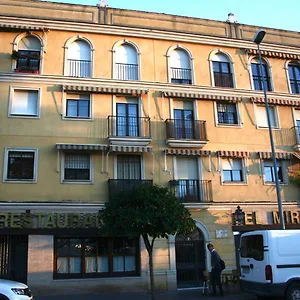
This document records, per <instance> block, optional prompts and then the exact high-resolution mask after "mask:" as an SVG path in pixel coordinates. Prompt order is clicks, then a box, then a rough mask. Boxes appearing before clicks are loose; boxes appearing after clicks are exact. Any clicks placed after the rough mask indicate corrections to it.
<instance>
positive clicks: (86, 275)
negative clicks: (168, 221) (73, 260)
mask: <svg viewBox="0 0 300 300" xmlns="http://www.w3.org/2000/svg"><path fill="white" fill-rule="evenodd" d="M59 239H62V240H68V244H70V241H71V240H80V245H83V247H82V246H81V247H80V248H79V249H81V250H80V255H79V256H77V257H80V267H81V272H79V273H58V268H57V264H58V258H59V257H73V256H70V255H64V256H59V255H58V245H57V244H58V240H59ZM88 239H93V240H95V241H96V244H98V242H99V241H101V239H105V240H106V241H107V250H108V251H107V252H108V253H107V255H103V256H106V257H108V272H86V260H85V259H86V257H93V256H89V255H86V253H85V250H84V249H85V246H86V245H87V241H86V240H88ZM126 239H129V240H130V238H128V237H99V236H86V237H83V236H81V237H73V236H55V237H54V243H53V253H54V263H53V278H54V279H72V278H103V277H106V278H112V277H133V276H140V274H141V249H140V247H141V245H140V244H141V243H140V238H136V239H131V240H133V241H134V243H135V247H134V249H135V253H134V255H130V256H133V257H135V270H134V271H128V272H126V271H122V272H120V271H114V270H113V258H114V257H120V256H122V257H123V258H125V257H126V256H128V255H126V253H121V254H120V255H118V254H119V253H117V254H115V253H114V249H115V247H114V242H117V241H118V240H123V244H124V243H125V242H126ZM97 254H98V253H97ZM97 254H96V256H95V257H99V256H98V255H97Z"/></svg>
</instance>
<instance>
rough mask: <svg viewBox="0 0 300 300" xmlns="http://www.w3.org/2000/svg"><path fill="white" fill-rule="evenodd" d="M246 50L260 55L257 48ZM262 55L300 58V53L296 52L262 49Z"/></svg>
mask: <svg viewBox="0 0 300 300" xmlns="http://www.w3.org/2000/svg"><path fill="white" fill-rule="evenodd" d="M245 51H246V52H247V53H248V54H251V55H258V50H257V49H245ZM260 53H261V55H263V56H266V57H276V58H282V59H297V60H299V59H300V53H299V54H294V53H282V52H277V51H267V50H260Z"/></svg>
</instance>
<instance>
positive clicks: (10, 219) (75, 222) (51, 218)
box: [0, 212, 101, 228]
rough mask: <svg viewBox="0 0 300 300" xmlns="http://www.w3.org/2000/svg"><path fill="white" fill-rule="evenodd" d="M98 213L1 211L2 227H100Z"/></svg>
mask: <svg viewBox="0 0 300 300" xmlns="http://www.w3.org/2000/svg"><path fill="white" fill-rule="evenodd" d="M100 226H101V218H100V214H97V213H95V214H94V213H85V214H81V213H34V214H33V213H21V214H18V213H1V212H0V228H99V227H100Z"/></svg>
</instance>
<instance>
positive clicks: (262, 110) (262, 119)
mask: <svg viewBox="0 0 300 300" xmlns="http://www.w3.org/2000/svg"><path fill="white" fill-rule="evenodd" d="M255 111H256V122H257V126H258V127H264V128H268V119H267V112H266V107H265V106H264V105H257V106H256V110H255ZM269 113H270V121H271V127H273V128H278V127H279V125H278V121H277V120H278V118H277V111H276V107H275V106H269Z"/></svg>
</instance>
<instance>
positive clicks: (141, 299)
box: [34, 290, 256, 300]
mask: <svg viewBox="0 0 300 300" xmlns="http://www.w3.org/2000/svg"><path fill="white" fill-rule="evenodd" d="M34 299H35V300H98V299H99V300H100V299H105V300H121V299H122V300H135V299H136V300H150V299H151V296H150V294H148V293H105V294H90V295H64V296H44V297H42V296H37V297H35V298H34ZM196 299H197V300H199V299H201V300H205V299H216V300H218V299H220V300H221V299H223V300H255V299H256V297H255V296H252V295H247V294H240V293H236V294H231V295H229V294H226V293H225V296H224V297H208V296H203V295H202V291H201V290H182V291H177V292H157V300H196Z"/></svg>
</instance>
